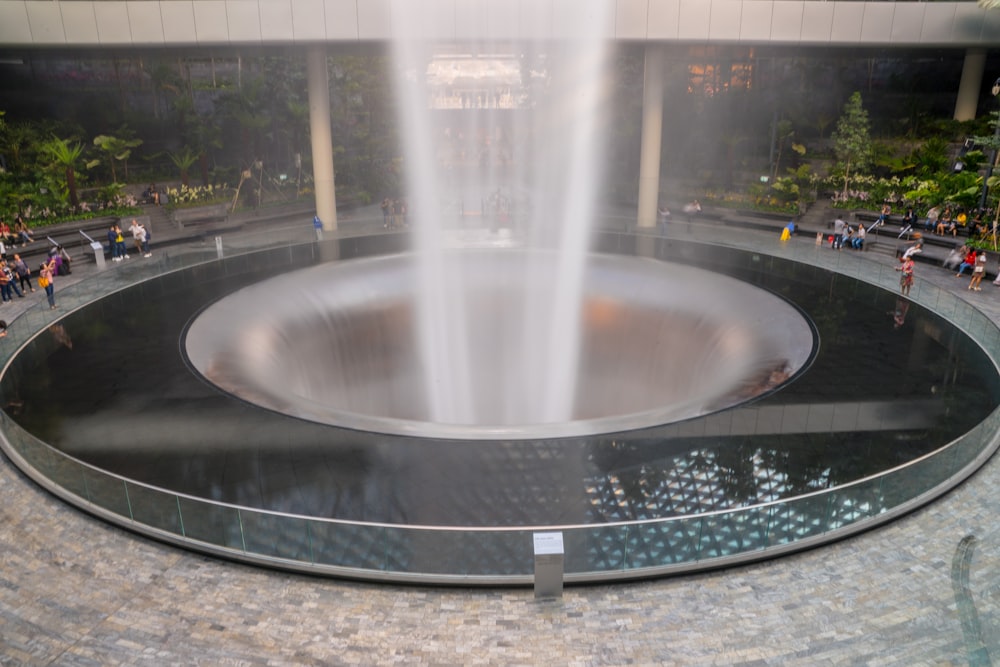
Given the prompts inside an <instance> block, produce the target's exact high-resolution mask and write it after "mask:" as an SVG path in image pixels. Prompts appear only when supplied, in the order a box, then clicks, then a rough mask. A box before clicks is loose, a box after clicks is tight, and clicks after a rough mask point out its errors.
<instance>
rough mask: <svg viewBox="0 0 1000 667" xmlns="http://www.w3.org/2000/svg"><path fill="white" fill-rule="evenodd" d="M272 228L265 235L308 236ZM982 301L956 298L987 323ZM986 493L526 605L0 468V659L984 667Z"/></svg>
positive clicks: (988, 599) (994, 596)
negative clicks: (140, 510)
mask: <svg viewBox="0 0 1000 667" xmlns="http://www.w3.org/2000/svg"><path fill="white" fill-rule="evenodd" d="M343 222H344V224H343V232H342V233H357V232H359V231H363V230H364V229H366V228H367V225H368V223H363V224H362V223H361V222H359V223H358V224H356V225H352V224H351V223H350V222H349V221H346V220H345V221H343ZM289 224H291V225H292V226H291V227H288V228H287V230H285V231H284V232H282V233H286V234H288V235H294V234H304V235H305V237H308V235H309V234H310V233H312V230H311V227H306V228H305V229H304V230H303V229H301V227H303V226H304V225H308V221H290V223H289ZM377 227H380V225H378V226H377ZM278 231H281V230H280V229H279V230H278ZM691 233H692V235H693V236H694V237H695V238H705V239H711V238H712V236H713V235H717V234H718V230H717V229H714V228H713V227H711V225H710V224H704V225H695V227H694V229H692V231H691ZM727 233H734V231H733V230H732V229H727ZM739 233H743V234H759V232H752V231H741V232H739ZM762 238H766V236H764V237H762ZM810 242H811V241H810V240H809V239H793V240H792V241H791V243H799V244H805V243H810ZM775 243H777V238H776V237H775ZM195 250H196V249H195ZM175 251H176V252H182V251H184V249H183V248H182V247H181V246H178V249H177V250H175ZM154 252H155V249H154ZM830 252H833V251H830ZM857 259H858V261H884V262H891V261H893V260H892V258H891V257H880V256H878V255H876V254H873V255H872V256H871V257H869V256H868V255H867V254H866V255H864V256H862V255H861V254H858V255H857ZM129 261H130V262H136V261H150V260H139V259H132V260H129ZM153 261H155V257H154V260H153ZM112 270H123V271H127V270H129V269H128V267H127V266H121V265H118V266H116V267H114V269H112ZM92 271H93V269H92V268H89V267H85V266H83V265H81V266H80V267H79V269H78V270H77V271H75V272H74V275H73V276H72V277H71V278H70V279H68V280H64V281H60V283H58V284H59V285H60V288H65V287H66V285H67V284H68V282H69V281H72V280H79V279H80V278H83V277H85V276H86V275H87V273H88V272H92ZM918 271H919V274H920V277H924V278H929V279H931V280H933V281H934V282H935V283H939V284H940V285H942V286H945V287H950V288H956V289H959V288H963V289H964V284H965V281H966V280H967V279H957V278H954V277H953V275H952V274H951V273H949V272H946V271H944V270H943V269H941V270H937V273H938V274H940V275H935V274H934V273H933V272H934V271H935V269H934V268H933V267H919V268H918ZM998 290H1000V288H995V287H994V286H993V285H986V286H985V288H984V291H983V292H978V293H972V292H969V293H966V292H963V293H962V294H963V296H968V298H969V299H970V300H975V302H976V303H977V304H978V305H979V306H980V307H982V309H983V310H984V311H986V312H988V313H989V314H990V315H991V316H992V317H994V318H1000V308H998V302H1000V293H998ZM40 295H41V293H40V292H36V293H35V294H34V295H31V296H30V297H29V300H30V299H39V298H41V299H44V296H40ZM4 308H6V309H8V311H7V312H9V313H10V315H13V314H14V313H15V310H16V309H18V308H23V306H22V305H21V304H15V305H13V306H3V307H0V316H2V313H3V312H4V310H3V309H4ZM8 319H10V316H8ZM14 326H16V321H15V322H14ZM997 488H1000V461H998V460H996V459H994V460H993V461H992V462H990V463H989V464H987V465H986V466H985V467H984V468H983V469H982V470H981V471H980V472H979V473H978V474H976V475H975V476H974V477H973V478H972V479H971V480H969V481H968V482H966V483H965V484H964V485H962V486H961V487H959V488H958V489H956V490H954V491H952V492H951V493H950V494H948V495H947V496H945V497H944V498H942V499H940V500H939V501H937V502H936V503H934V504H932V505H931V506H929V507H926V508H924V509H922V510H920V511H917V512H915V513H913V514H911V515H909V516H907V517H904V518H903V519H900V520H899V521H896V522H894V523H892V524H890V525H888V526H885V527H882V528H879V529H876V530H873V531H870V532H868V533H866V534H863V535H860V536H857V537H854V538H851V539H848V540H845V541H842V542H839V543H837V544H834V545H830V546H826V547H822V548H819V549H816V550H813V551H809V552H805V553H800V554H796V555H792V556H789V557H786V558H782V559H779V560H775V561H770V562H765V563H761V564H757V565H752V566H745V567H738V568H732V569H728V570H724V571H719V572H715V573H709V574H702V575H697V576H686V577H677V578H672V579H663V580H657V581H650V582H643V583H633V584H617V585H599V586H591V587H574V588H568V589H566V591H565V593H564V595H563V597H562V598H561V599H559V600H556V601H544V602H539V601H536V600H535V599H534V598H533V594H532V591H531V590H527V589H510V590H507V589H503V590H453V589H426V588H418V587H400V586H378V585H373V584H362V583H352V582H345V581H335V580H327V579H315V578H310V577H307V576H302V575H295V574H286V573H281V572H269V571H265V570H260V569H255V568H251V567H246V566H243V565H239V564H232V563H226V562H221V561H218V560H213V559H210V558H205V557H202V556H198V555H195V554H191V553H187V552H184V551H181V550H179V549H176V548H173V547H169V546H164V545H161V544H159V543H155V542H152V541H150V540H148V539H145V538H142V537H137V536H134V535H131V534H129V533H127V532H126V531H123V530H121V529H119V528H116V527H112V526H109V525H107V524H105V523H103V522H101V521H98V520H95V519H93V518H91V517H89V516H88V515H85V514H83V513H81V512H80V511H78V510H76V509H73V508H70V507H68V506H66V505H65V504H63V503H62V502H60V501H58V500H56V499H54V498H52V497H51V496H49V495H48V494H47V493H46V492H44V491H42V490H40V489H39V488H37V487H36V486H35V485H34V484H32V483H31V482H30V481H28V480H27V479H26V478H25V477H24V476H23V475H21V474H20V473H19V472H18V471H17V470H16V469H14V468H13V467H12V466H11V465H10V464H9V463H8V462H7V461H6V460H5V459H0V543H2V544H3V550H2V552H0V565H2V567H0V664H12V665H135V664H149V665H166V664H171V665H246V666H253V665H341V664H342V665H349V664H360V665H374V664H379V665H383V664H405V665H475V664H482V665H486V664H492V665H539V664H549V665H625V664H634V665H742V666H751V665H753V666H757V665H808V666H810V667H813V666H816V665H899V666H906V667H912V666H914V665H966V664H976V665H987V664H991V663H990V661H989V660H990V657H991V656H997V657H998V658H1000V586H998V585H997V584H998V574H1000V569H998V567H1000V532H998V529H997V528H996V526H997V522H996V515H997V511H998V509H1000V507H998V506H1000V493H998V492H997V491H996V489H997ZM967 536H973V538H972V539H967V540H966V541H965V543H964V544H963V547H962V550H961V551H959V545H960V543H961V542H962V540H963V538H966V537H967ZM956 553H965V554H966V555H968V554H970V553H971V559H969V558H966V559H965V560H961V559H959V560H956ZM963 576H967V577H968V579H967V583H964V584H963V585H961V586H958V590H959V593H961V594H960V595H959V596H957V597H956V587H955V586H954V584H953V581H959V582H965V581H966V580H964V579H962V577H963ZM973 656H976V657H975V659H973Z"/></svg>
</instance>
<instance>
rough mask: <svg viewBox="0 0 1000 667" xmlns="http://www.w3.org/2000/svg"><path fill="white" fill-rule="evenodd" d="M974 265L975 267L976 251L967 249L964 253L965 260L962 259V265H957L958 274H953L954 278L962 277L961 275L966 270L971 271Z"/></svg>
mask: <svg viewBox="0 0 1000 667" xmlns="http://www.w3.org/2000/svg"><path fill="white" fill-rule="evenodd" d="M975 265H976V249H975V248H968V249H967V250H966V252H965V259H963V260H962V263H961V264H959V265H958V273H956V274H955V277H956V278H958V277H959V276H960V275H962V273H963V272H964V271H965V270H966V269H971V268H973V267H974V266H975Z"/></svg>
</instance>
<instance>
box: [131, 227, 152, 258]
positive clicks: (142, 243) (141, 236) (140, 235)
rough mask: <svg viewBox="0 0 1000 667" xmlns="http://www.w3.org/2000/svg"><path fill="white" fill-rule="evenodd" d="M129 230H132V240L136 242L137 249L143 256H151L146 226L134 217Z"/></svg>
mask: <svg viewBox="0 0 1000 667" xmlns="http://www.w3.org/2000/svg"><path fill="white" fill-rule="evenodd" d="M129 231H130V232H132V241H133V242H134V243H135V251H136V252H137V253H140V254H142V256H143V257H151V256H152V253H150V252H149V243H148V242H147V239H148V235H147V234H146V228H145V227H144V226H143V225H142V224H140V223H139V221H138V220H136V219H135V218H132V224H131V225H130V226H129Z"/></svg>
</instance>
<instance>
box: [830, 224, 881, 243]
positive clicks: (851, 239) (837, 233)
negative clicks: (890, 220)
mask: <svg viewBox="0 0 1000 667" xmlns="http://www.w3.org/2000/svg"><path fill="white" fill-rule="evenodd" d="M875 224H878V222H876V223H875ZM866 238H868V230H867V229H865V225H864V223H860V222H859V223H858V224H857V225H851V224H850V223H848V222H844V219H843V218H841V217H840V216H837V219H836V220H834V221H833V236H831V237H830V247H831V248H833V249H834V250H840V249H841V248H843V247H845V246H846V247H848V248H853V249H854V250H864V249H865V239H866Z"/></svg>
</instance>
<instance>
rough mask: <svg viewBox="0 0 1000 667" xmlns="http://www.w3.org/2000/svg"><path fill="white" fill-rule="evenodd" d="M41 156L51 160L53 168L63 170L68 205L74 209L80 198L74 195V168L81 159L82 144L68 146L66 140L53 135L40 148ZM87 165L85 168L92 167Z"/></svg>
mask: <svg viewBox="0 0 1000 667" xmlns="http://www.w3.org/2000/svg"><path fill="white" fill-rule="evenodd" d="M40 150H41V154H42V155H43V156H45V157H47V158H49V159H50V160H52V163H53V166H55V167H58V168H61V169H63V174H64V177H65V182H66V191H67V193H68V194H69V203H70V204H71V205H72V206H73V207H74V208H76V207H77V206H79V205H80V198H79V197H78V196H77V194H76V168H77V167H78V166H79V164H80V158H82V157H83V144H81V143H80V142H76V143H75V144H70V142H69V140H68V139H60V138H59V137H57V136H55V135H53V136H52V138H51V139H49V140H48V141H46V142H45V143H44V144H42V145H41V146H40ZM92 165H93V163H89V164H88V165H87V166H88V167H89V166H92Z"/></svg>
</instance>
